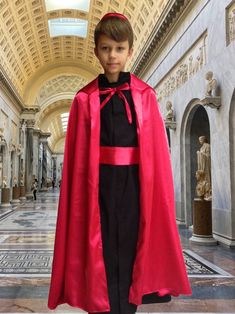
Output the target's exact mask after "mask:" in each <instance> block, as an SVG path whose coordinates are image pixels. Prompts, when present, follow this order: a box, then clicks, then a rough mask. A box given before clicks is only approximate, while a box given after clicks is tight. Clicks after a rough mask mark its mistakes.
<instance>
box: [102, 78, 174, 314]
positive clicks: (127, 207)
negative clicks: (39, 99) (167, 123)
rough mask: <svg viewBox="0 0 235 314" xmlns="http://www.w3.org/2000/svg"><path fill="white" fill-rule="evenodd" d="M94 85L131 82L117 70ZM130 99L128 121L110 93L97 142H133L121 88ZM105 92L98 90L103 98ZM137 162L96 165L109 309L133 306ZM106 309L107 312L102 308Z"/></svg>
mask: <svg viewBox="0 0 235 314" xmlns="http://www.w3.org/2000/svg"><path fill="white" fill-rule="evenodd" d="M98 82H99V89H104V88H110V87H117V86H119V85H122V84H124V83H130V73H129V72H121V73H120V75H119V80H118V82H115V83H109V82H108V80H107V78H106V77H105V76H104V75H103V74H101V75H99V78H98ZM122 92H123V93H124V94H125V97H126V99H127V101H128V103H129V105H130V109H131V113H132V124H130V123H129V121H128V118H127V114H126V109H125V105H124V101H123V100H122V99H121V98H120V97H119V96H118V95H117V94H114V95H113V96H112V98H111V99H110V100H109V101H108V102H107V104H106V105H105V106H104V107H103V108H102V110H101V113H100V118H101V129H100V145H101V146H119V147H137V146H138V137H137V128H136V115H135V110H134V103H133V99H132V96H131V91H130V90H127V91H122ZM105 97H107V95H100V102H102V101H103V100H104V99H105ZM139 189H140V188H139V166H138V165H129V166H113V165H104V164H101V165H100V177H99V204H100V216H101V231H102V242H103V254H104V263H105V270H106V275H107V282H108V294H109V301H110V306H111V312H110V313H111V314H132V313H135V311H136V308H137V306H136V305H134V304H131V303H129V302H128V296H129V288H130V285H131V281H132V270H133V265H134V261H135V255H136V245H137V239H138V227H139V213H140V205H139ZM170 300H171V296H170V295H166V296H164V297H159V296H158V295H157V294H156V293H150V294H148V295H145V296H143V298H142V303H143V304H148V303H162V302H169V301H170ZM105 313H108V312H105Z"/></svg>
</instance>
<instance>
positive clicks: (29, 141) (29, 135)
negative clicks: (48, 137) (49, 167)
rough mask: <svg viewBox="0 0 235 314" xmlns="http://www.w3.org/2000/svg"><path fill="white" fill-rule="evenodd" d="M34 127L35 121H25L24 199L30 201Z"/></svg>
mask: <svg viewBox="0 0 235 314" xmlns="http://www.w3.org/2000/svg"><path fill="white" fill-rule="evenodd" d="M34 125H35V120H34V119H31V120H27V130H26V156H25V157H26V158H25V159H26V160H25V161H26V163H25V190H26V198H27V199H32V198H33V194H32V191H31V185H32V181H33V157H34V156H33V131H34V130H33V128H34Z"/></svg>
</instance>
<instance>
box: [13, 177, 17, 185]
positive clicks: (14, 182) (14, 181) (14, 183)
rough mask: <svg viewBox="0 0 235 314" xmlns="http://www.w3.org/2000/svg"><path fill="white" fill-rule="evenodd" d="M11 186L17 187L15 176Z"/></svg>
mask: <svg viewBox="0 0 235 314" xmlns="http://www.w3.org/2000/svg"><path fill="white" fill-rule="evenodd" d="M13 186H17V179H16V176H14V178H13Z"/></svg>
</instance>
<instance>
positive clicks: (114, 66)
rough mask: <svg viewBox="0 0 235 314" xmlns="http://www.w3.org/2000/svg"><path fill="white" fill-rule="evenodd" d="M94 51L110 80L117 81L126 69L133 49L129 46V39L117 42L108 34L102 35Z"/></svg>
mask: <svg viewBox="0 0 235 314" xmlns="http://www.w3.org/2000/svg"><path fill="white" fill-rule="evenodd" d="M94 51H95V55H96V57H97V58H98V59H99V61H100V64H101V66H102V67H103V69H104V73H105V75H106V77H107V79H108V80H109V82H116V81H117V80H118V77H119V73H120V72H121V71H124V70H125V65H126V62H127V60H128V59H129V58H130V57H131V55H132V52H133V49H130V48H129V43H128V40H125V41H121V42H117V41H115V40H113V39H111V38H110V37H107V36H106V35H101V36H100V37H99V40H98V44H97V46H96V48H95V50H94Z"/></svg>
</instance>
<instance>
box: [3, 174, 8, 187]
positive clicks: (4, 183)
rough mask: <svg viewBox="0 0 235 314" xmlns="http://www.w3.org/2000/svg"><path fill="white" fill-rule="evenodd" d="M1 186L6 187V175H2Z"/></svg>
mask: <svg viewBox="0 0 235 314" xmlns="http://www.w3.org/2000/svg"><path fill="white" fill-rule="evenodd" d="M2 187H3V188H7V177H6V176H4V177H3V180H2Z"/></svg>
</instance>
